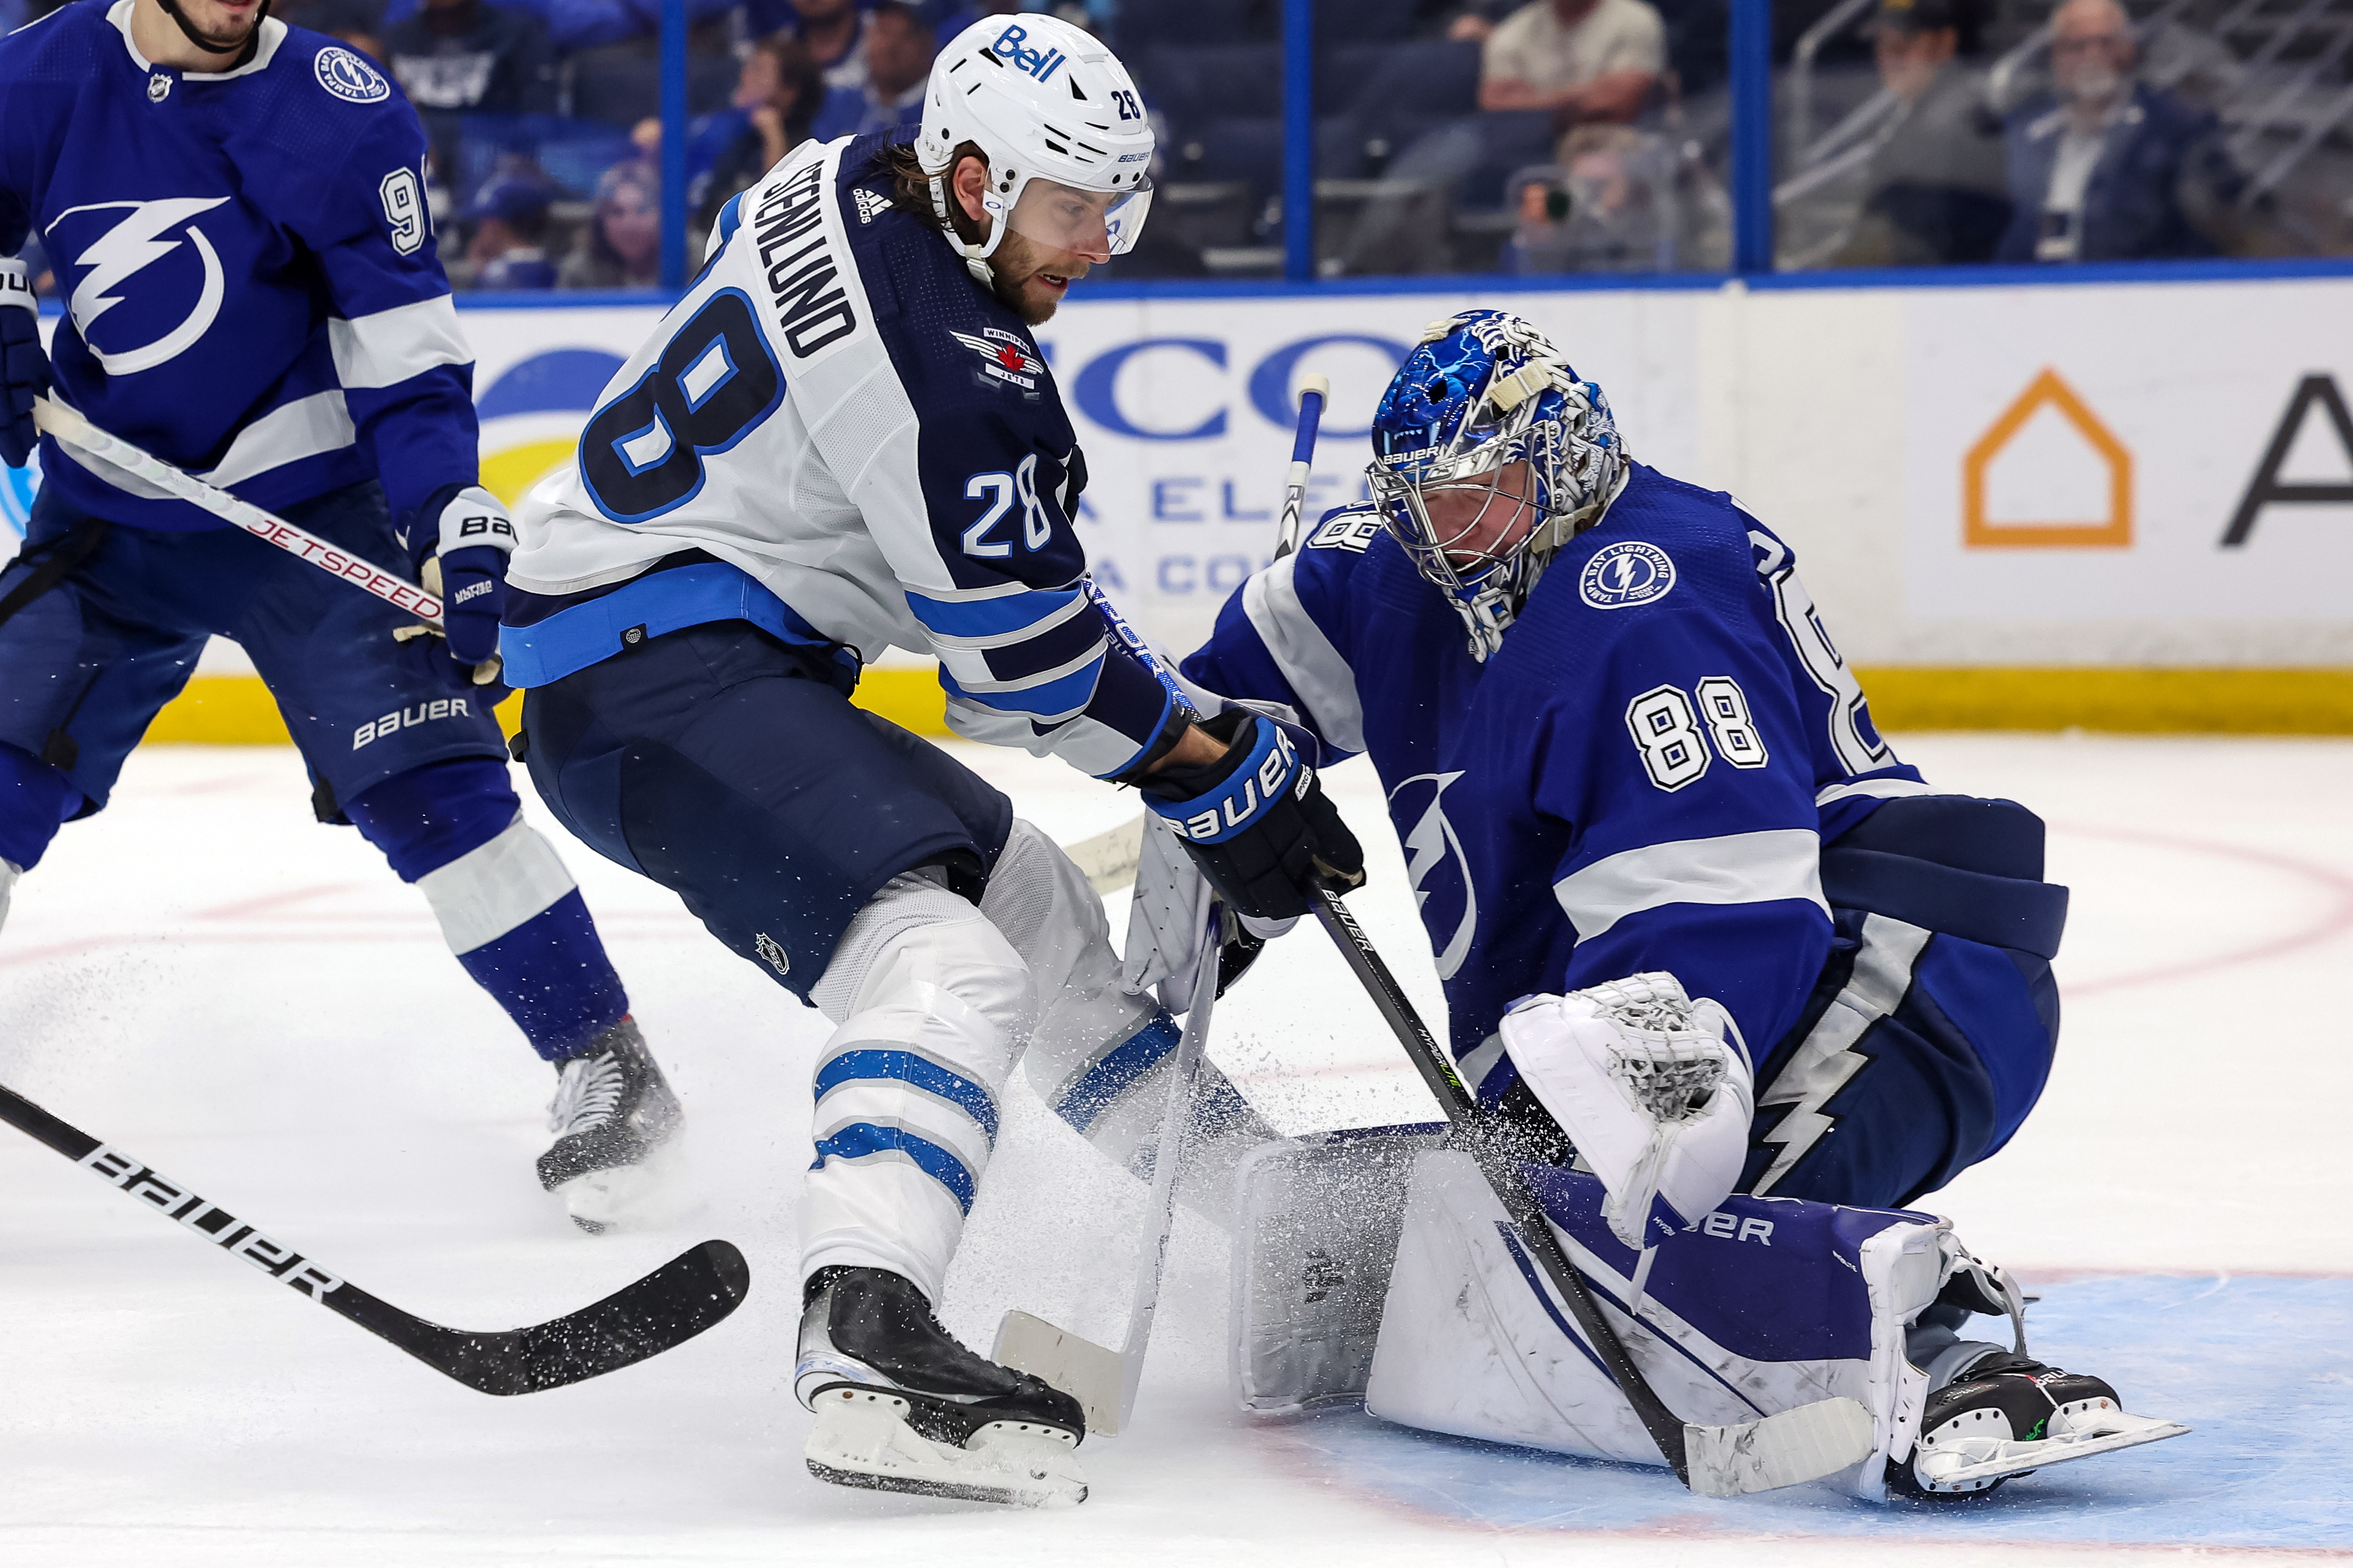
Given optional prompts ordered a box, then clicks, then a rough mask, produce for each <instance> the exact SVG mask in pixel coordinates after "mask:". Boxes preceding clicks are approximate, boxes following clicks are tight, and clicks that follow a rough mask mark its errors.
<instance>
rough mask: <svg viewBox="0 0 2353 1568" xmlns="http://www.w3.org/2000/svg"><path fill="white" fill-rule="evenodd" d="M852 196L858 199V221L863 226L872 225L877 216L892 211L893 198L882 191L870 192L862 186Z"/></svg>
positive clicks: (851, 193)
mask: <svg viewBox="0 0 2353 1568" xmlns="http://www.w3.org/2000/svg"><path fill="white" fill-rule="evenodd" d="M850 195H852V196H854V197H856V198H857V201H858V221H859V222H860V223H861V224H869V223H872V222H873V221H874V220H875V218H876V217H877V216H880V215H881V214H883V213H886V212H889V211H890V210H891V198H890V197H889V196H886V195H883V194H882V193H881V192H880V191H870V190H867V189H865V188H864V187H862V186H861V187H860V188H859V189H856V190H853V191H852V192H850Z"/></svg>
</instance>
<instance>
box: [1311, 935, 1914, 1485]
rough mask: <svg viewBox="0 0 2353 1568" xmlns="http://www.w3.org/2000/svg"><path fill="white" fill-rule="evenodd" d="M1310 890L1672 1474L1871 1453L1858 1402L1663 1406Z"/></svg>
mask: <svg viewBox="0 0 2353 1568" xmlns="http://www.w3.org/2000/svg"><path fill="white" fill-rule="evenodd" d="M1314 900H1315V914H1316V918H1317V919H1318V920H1319V921H1322V922H1323V926H1324V930H1325V931H1328V932H1329V933H1330V934H1331V937H1332V941H1333V942H1334V943H1335V945H1336V946H1338V948H1339V949H1340V956H1341V957H1342V958H1344V959H1345V960H1346V961H1347V963H1348V968H1349V969H1350V971H1351V972H1353V973H1355V974H1356V978H1357V980H1358V981H1360V982H1361V983H1362V984H1363V985H1364V987H1365V990H1366V993H1367V994H1370V995H1371V997H1372V999H1373V1004H1374V1005H1375V1006H1377V1007H1378V1008H1379V1009H1380V1014H1381V1016H1382V1017H1383V1018H1384V1019H1386V1020H1387V1021H1388V1026H1389V1027H1390V1029H1391V1030H1392V1031H1394V1032H1395V1033H1396V1035H1397V1037H1398V1043H1399V1044H1400V1045H1402V1046H1404V1047H1405V1050H1406V1055H1407V1056H1408V1057H1409V1058H1412V1060H1413V1065H1414V1067H1415V1068H1416V1069H1417V1070H1419V1072H1420V1074H1421V1080H1422V1082H1423V1083H1425V1084H1426V1085H1428V1086H1429V1089H1430V1094H1431V1095H1432V1096H1433V1097H1434V1098H1435V1099H1436V1100H1437V1101H1438V1103H1439V1105H1440V1107H1441V1108H1442V1109H1443V1110H1445V1112H1446V1119H1447V1121H1448V1122H1449V1123H1450V1124H1451V1126H1452V1128H1453V1131H1454V1143H1455V1146H1456V1147H1457V1148H1459V1149H1461V1150H1462V1151H1463V1152H1466V1153H1468V1154H1470V1155H1471V1156H1472V1159H1473V1160H1475V1161H1476V1162H1477V1163H1478V1165H1479V1172H1480V1174H1482V1175H1483V1176H1485V1177H1486V1178H1487V1184H1488V1185H1489V1186H1491V1187H1493V1189H1494V1192H1495V1196H1496V1198H1497V1200H1498V1201H1499V1202H1501V1203H1502V1204H1503V1205H1504V1213H1505V1214H1506V1215H1509V1216H1510V1218H1511V1221H1512V1225H1513V1226H1514V1228H1515V1229H1516V1230H1517V1231H1518V1232H1519V1235H1520V1240H1521V1242H1522V1243H1523V1244H1524V1245H1525V1247H1526V1249H1527V1251H1528V1254H1529V1255H1530V1256H1531V1257H1533V1258H1535V1261H1536V1263H1537V1265H1538V1266H1539V1267H1540V1268H1542V1269H1543V1270H1544V1272H1545V1275H1546V1278H1547V1279H1550V1280H1551V1282H1552V1287H1553V1289H1555V1290H1556V1291H1558V1292H1559V1293H1560V1299H1561V1301H1562V1304H1563V1305H1565V1306H1567V1309H1568V1313H1569V1316H1570V1317H1571V1318H1572V1319H1574V1320H1575V1321H1576V1323H1577V1327H1578V1328H1579V1329H1580V1330H1582V1331H1584V1333H1585V1337H1586V1341H1587V1342H1588V1344H1589V1345H1590V1347H1591V1348H1592V1351H1593V1352H1594V1354H1595V1355H1596V1356H1598V1357H1599V1360H1600V1362H1601V1364H1602V1366H1603V1368H1604V1370H1606V1371H1607V1372H1608V1373H1609V1379H1610V1381H1611V1382H1612V1383H1615V1384H1617V1385H1618V1391H1619V1392H1620V1394H1624V1395H1625V1396H1626V1403H1627V1404H1629V1405H1632V1406H1633V1409H1634V1414H1635V1415H1636V1416H1637V1417H1638V1418H1639V1419H1640V1420H1641V1423H1642V1427H1643V1430H1645V1431H1647V1432H1648V1433H1650V1435H1651V1441H1653V1442H1655V1443H1656V1444H1658V1446H1659V1452H1660V1453H1661V1454H1662V1456H1664V1457H1665V1458H1666V1461H1667V1464H1668V1466H1669V1467H1670V1468H1672V1469H1673V1471H1674V1472H1675V1478H1676V1479H1678V1480H1680V1481H1682V1482H1683V1484H1684V1485H1685V1486H1687V1487H1689V1488H1690V1489H1692V1490H1693V1491H1695V1492H1698V1493H1699V1494H1701V1495H1702V1496H1703V1497H1737V1496H1740V1495H1741V1494H1743V1493H1746V1492H1760V1491H1770V1490H1773V1489H1776V1488H1778V1487H1788V1486H1796V1485H1798V1484H1799V1482H1802V1481H1811V1480H1819V1479H1821V1478H1822V1477H1824V1476H1829V1475H1835V1474H1836V1473H1837V1472H1839V1471H1840V1470H1843V1469H1846V1468H1849V1467H1851V1466H1853V1465H1857V1464H1860V1463H1862V1461H1863V1460H1864V1459H1866V1458H1870V1457H1871V1455H1872V1453H1873V1451H1874V1450H1875V1447H1876V1444H1875V1443H1874V1441H1873V1426H1872V1419H1871V1413H1870V1412H1869V1411H1868V1410H1866V1409H1864V1408H1863V1406H1862V1404H1861V1403H1860V1402H1859V1401H1856V1400H1852V1399H1843V1398H1841V1399H1825V1400H1820V1401H1819V1402H1817V1403H1815V1404H1812V1405H1799V1406H1798V1407H1797V1408H1796V1409H1793V1410H1784V1411H1781V1412H1779V1413H1778V1414H1777V1415H1767V1416H1766V1417H1764V1418H1763V1419H1761V1420H1757V1421H1744V1422H1741V1423H1738V1424H1737V1425H1735V1426H1698V1425H1695V1424H1693V1423H1689V1422H1685V1421H1683V1420H1682V1419H1681V1418H1680V1417H1678V1416H1677V1415H1675V1413H1674V1412H1673V1411H1672V1410H1669V1409H1668V1408H1667V1405H1666V1402H1665V1401H1664V1400H1662V1399H1661V1398H1660V1397H1659V1395H1658V1393H1657V1391H1655V1390H1654V1389H1652V1388H1651V1384H1650V1380H1649V1379H1647V1378H1645V1377H1644V1376H1643V1375H1642V1369H1641V1367H1639V1366H1637V1365H1636V1364H1635V1363H1634V1358H1633V1357H1632V1356H1631V1355H1630V1354H1628V1353H1627V1351H1626V1344H1625V1342H1624V1341H1623V1340H1621V1339H1620V1338H1619V1335H1618V1331H1617V1330H1616V1329H1615V1328H1613V1327H1612V1326H1611V1325H1610V1323H1609V1320H1608V1319H1607V1318H1605V1317H1603V1316H1602V1314H1601V1308H1600V1306H1599V1303H1597V1302H1596V1301H1595V1300H1594V1299H1593V1293H1592V1291H1590V1290H1588V1289H1586V1285H1585V1281H1584V1280H1583V1279H1581V1278H1579V1277H1578V1275H1577V1269H1576V1267H1575V1266H1574V1265H1573V1264H1571V1263H1570V1262H1569V1260H1568V1254H1567V1251H1566V1250H1565V1249H1563V1247H1561V1244H1560V1238H1559V1237H1557V1236H1556V1235H1555V1234H1554V1233H1553V1228H1552V1225H1551V1223H1550V1222H1549V1221H1548V1220H1546V1218H1545V1215H1544V1210H1543V1209H1542V1207H1541V1206H1539V1205H1538V1204H1537V1203H1536V1201H1535V1197H1534V1196H1533V1195H1532V1194H1530V1193H1529V1192H1528V1189H1527V1184H1525V1182H1523V1181H1522V1180H1521V1179H1520V1174H1519V1170H1518V1155H1517V1153H1516V1152H1514V1150H1513V1148H1512V1147H1511V1145H1510V1143H1509V1142H1508V1141H1506V1140H1505V1139H1504V1138H1502V1137H1499V1136H1498V1135H1497V1133H1498V1131H1499V1130H1498V1129H1497V1128H1496V1126H1495V1124H1494V1123H1493V1122H1492V1121H1488V1120H1487V1119H1486V1118H1484V1117H1482V1115H1481V1114H1480V1112H1479V1108H1478V1103H1477V1101H1475V1100H1473V1099H1472V1096H1471V1091H1470V1090H1469V1089H1466V1088H1464V1087H1463V1083H1462V1080H1461V1078H1459V1077H1457V1076H1456V1074H1455V1071H1454V1066H1453V1063H1452V1062H1451V1061H1450V1060H1449V1059H1448V1058H1447V1056H1446V1053H1445V1052H1444V1051H1443V1050H1442V1049H1440V1047H1439V1044H1438V1042H1437V1040H1436V1039H1435V1038H1433V1037H1431V1035H1430V1030H1429V1028H1428V1027H1427V1026H1425V1025H1424V1024H1423V1023H1422V1021H1421V1016H1420V1014H1419V1013H1418V1012H1416V1011H1415V1010H1414V1005H1413V1003H1412V1002H1411V1001H1410V1000H1409V998H1408V997H1407V996H1406V994H1405V991H1404V990H1403V988H1402V987H1400V986H1399V985H1398V983H1397V978H1396V976H1394V975H1392V974H1391V973H1389V970H1388V964H1386V963H1382V962H1381V955H1380V954H1379V953H1378V952H1375V951H1374V949H1373V944H1372V942H1370V941H1369V940H1368V939H1367V938H1366V935H1365V933H1364V931H1363V929H1362V928H1361V927H1359V926H1358V925H1357V924H1356V917H1355V916H1353V915H1351V914H1350V913H1349V912H1348V911H1347V910H1346V909H1345V907H1344V906H1343V905H1342V904H1341V902H1340V900H1338V899H1337V898H1335V897H1334V896H1333V895H1332V894H1330V893H1327V892H1324V891H1321V890H1318V891H1317V892H1316V893H1315V894H1314Z"/></svg>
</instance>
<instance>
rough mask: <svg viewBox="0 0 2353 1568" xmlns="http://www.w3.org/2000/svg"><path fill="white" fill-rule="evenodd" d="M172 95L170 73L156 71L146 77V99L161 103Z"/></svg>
mask: <svg viewBox="0 0 2353 1568" xmlns="http://www.w3.org/2000/svg"><path fill="white" fill-rule="evenodd" d="M171 96H172V73H171V72H169V71H157V72H156V73H155V74H154V75H153V76H151V77H149V78H148V79H147V101H148V102H150V103H161V102H163V101H164V100H165V99H167V98H169V97H171Z"/></svg>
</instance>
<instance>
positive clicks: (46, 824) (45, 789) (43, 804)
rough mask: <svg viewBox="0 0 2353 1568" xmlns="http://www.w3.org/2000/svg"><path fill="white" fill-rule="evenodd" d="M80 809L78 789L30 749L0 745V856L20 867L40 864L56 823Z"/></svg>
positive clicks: (56, 834) (27, 869)
mask: <svg viewBox="0 0 2353 1568" xmlns="http://www.w3.org/2000/svg"><path fill="white" fill-rule="evenodd" d="M80 809H81V791H79V790H78V789H76V788H74V786H73V783H72V781H71V780H69V779H68V778H67V777H66V775H65V774H63V773H59V772H58V770H57V769H55V768H53V767H51V766H49V764H48V763H45V762H43V761H41V760H40V759H39V758H38V757H36V756H34V755H33V754H32V753H31V752H25V751H19V750H18V749H17V748H16V747H15V746H11V745H7V744H5V743H0V860H5V861H7V862H9V863H10V864H11V865H14V866H15V867H16V868H17V869H18V870H19V871H29V870H31V869H32V868H34V867H36V866H37V865H39V864H40V863H41V857H42V856H43V855H44V854H46V853H47V851H48V847H49V840H50V839H52V838H55V837H57V836H58V824H60V823H62V822H64V821H65V820H66V819H67V818H69V817H70V816H73V814H74V813H75V812H77V811H79V810H80Z"/></svg>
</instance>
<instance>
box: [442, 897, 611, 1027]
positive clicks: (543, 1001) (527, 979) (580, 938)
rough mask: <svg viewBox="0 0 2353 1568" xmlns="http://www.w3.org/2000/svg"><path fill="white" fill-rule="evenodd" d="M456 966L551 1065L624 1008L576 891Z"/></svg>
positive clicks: (461, 957) (462, 955)
mask: <svg viewBox="0 0 2353 1568" xmlns="http://www.w3.org/2000/svg"><path fill="white" fill-rule="evenodd" d="M458 962H459V963H462V964H464V965H465V966H466V973H469V974H470V975H472V976H473V977H474V983H475V984H478V985H480V987H481V988H482V989H483V990H485V991H487V992H489V993H490V994H491V995H493V996H495V997H497V998H498V1002H499V1005H500V1006H501V1007H504V1008H505V1009H506V1010H507V1016H509V1017H510V1018H512V1019H513V1020H514V1021H515V1025H516V1026H517V1027H519V1028H521V1029H522V1032H523V1035H524V1036H525V1037H527V1038H528V1039H529V1040H530V1041H531V1046H532V1049H533V1050H535V1051H537V1052H538V1053H539V1054H540V1055H541V1056H543V1057H544V1058H547V1059H548V1060H549V1061H552V1062H560V1061H564V1060H566V1059H567V1058H572V1057H575V1056H578V1055H579V1054H580V1053H581V1052H582V1051H585V1050H586V1049H587V1048H588V1047H589V1046H590V1045H591V1044H593V1043H594V1042H595V1040H596V1037H597V1036H599V1035H601V1034H603V1033H604V1032H605V1031H606V1030H607V1029H609V1028H611V1027H612V1026H614V1025H616V1024H617V1023H619V1022H620V1021H621V1019H622V1018H623V1017H624V1016H626V1015H627V1014H628V1011H629V998H628V994H627V993H626V992H624V991H623V990H622V989H621V977H620V976H619V975H618V974H616V973H614V972H613V965H612V963H611V961H610V960H608V959H607V958H606V956H605V944H604V942H601V941H600V940H598V938H597V935H596V922H594V921H591V920H590V919H589V918H588V906H587V904H586V902H584V901H583V900H582V899H581V897H580V892H579V889H576V888H575V889H573V890H572V891H570V892H568V893H566V894H565V895H564V896H563V897H562V898H560V899H558V900H555V902H554V903H552V904H550V905H548V906H547V908H545V909H543V910H540V911H539V913H537V914H535V915H533V916H532V917H531V919H529V920H527V921H523V922H522V924H521V925H519V926H517V927H515V928H514V929H513V930H512V931H508V932H507V933H506V934H505V935H504V936H501V937H495V938H493V939H492V940H491V941H489V942H484V943H482V944H481V945H480V947H477V948H473V949H471V950H470V951H469V952H461V953H459V955H458Z"/></svg>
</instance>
